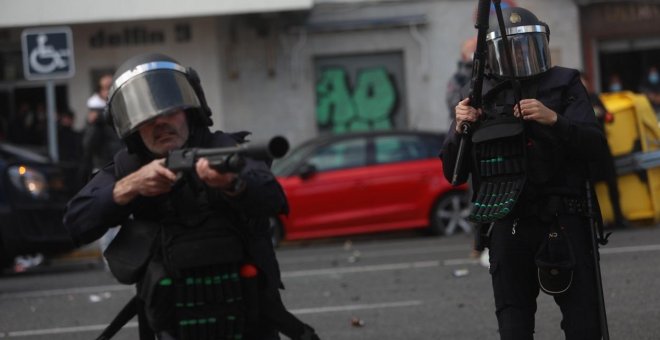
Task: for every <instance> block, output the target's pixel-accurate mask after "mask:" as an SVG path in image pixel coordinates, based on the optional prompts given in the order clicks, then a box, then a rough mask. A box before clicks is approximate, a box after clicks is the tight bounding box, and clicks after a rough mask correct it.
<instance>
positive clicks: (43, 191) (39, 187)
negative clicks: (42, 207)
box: [8, 165, 48, 198]
mask: <svg viewBox="0 0 660 340" xmlns="http://www.w3.org/2000/svg"><path fill="white" fill-rule="evenodd" d="M8 173H9V179H10V180H11V183H12V184H13V185H14V186H15V187H16V188H17V189H18V190H19V191H22V192H26V193H29V194H30V195H32V197H36V198H45V197H47V196H48V183H47V182H46V177H45V176H44V175H43V174H42V173H41V172H39V171H38V170H36V169H32V168H29V167H27V166H25V165H15V166H11V167H9V170H8Z"/></svg>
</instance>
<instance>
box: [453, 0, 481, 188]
mask: <svg viewBox="0 0 660 340" xmlns="http://www.w3.org/2000/svg"><path fill="white" fill-rule="evenodd" d="M477 6H478V7H477V22H476V24H475V25H474V27H476V28H477V47H476V49H475V50H474V57H473V64H472V79H471V80H470V95H469V97H470V105H471V106H472V107H474V108H475V109H480V108H481V92H482V87H483V79H484V68H485V66H486V34H487V33H488V16H489V13H490V0H479V4H478V5H477ZM471 132H472V131H471V129H470V124H468V123H463V124H462V125H461V142H460V144H459V145H458V155H457V156H456V164H455V166H454V174H453V176H452V178H451V184H452V185H458V184H459V183H458V174H459V173H460V171H461V168H462V167H463V157H464V156H465V152H466V143H467V139H468V138H469V136H470V134H471Z"/></svg>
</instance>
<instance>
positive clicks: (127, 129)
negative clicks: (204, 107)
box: [109, 69, 200, 138]
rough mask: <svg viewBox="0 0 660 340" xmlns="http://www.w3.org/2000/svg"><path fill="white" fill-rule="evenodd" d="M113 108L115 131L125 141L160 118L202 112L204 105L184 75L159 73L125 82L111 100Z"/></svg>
mask: <svg viewBox="0 0 660 340" xmlns="http://www.w3.org/2000/svg"><path fill="white" fill-rule="evenodd" d="M109 107H110V112H111V113H112V119H113V122H114V126H115V131H116V132H117V135H119V137H120V138H124V137H126V136H128V135H130V134H131V133H133V132H135V131H136V130H137V128H138V127H139V126H140V125H141V124H143V123H144V122H146V121H148V120H150V119H152V118H154V117H156V116H159V115H165V114H169V113H172V112H174V111H175V110H186V109H190V108H200V103H199V99H198V98H197V94H196V93H195V90H194V89H193V88H192V86H191V85H190V82H189V81H188V79H187V78H186V76H185V75H184V74H183V73H181V72H178V71H173V70H167V69H157V70H153V71H149V72H144V73H140V74H137V75H135V76H134V77H132V78H130V79H128V80H127V81H126V82H124V83H123V84H122V85H121V87H119V88H118V89H117V90H116V91H115V93H114V94H113V95H112V98H110V102H109Z"/></svg>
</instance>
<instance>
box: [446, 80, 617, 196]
mask: <svg viewBox="0 0 660 340" xmlns="http://www.w3.org/2000/svg"><path fill="white" fill-rule="evenodd" d="M497 83H498V82H497V81H496V80H495V79H487V80H485V81H484V93H485V94H484V108H487V107H488V106H489V102H488V99H487V98H494V97H497V95H494V94H493V93H491V92H489V91H496V89H495V86H496V84H497ZM521 88H522V89H523V90H528V89H530V88H534V89H535V91H533V92H535V93H534V94H533V95H531V96H529V97H533V98H536V99H538V100H539V101H540V102H542V103H543V104H544V105H545V106H547V107H548V108H550V109H551V110H553V111H555V112H556V113H557V114H558V117H557V122H556V123H555V124H554V125H553V126H545V125H542V124H540V123H537V122H526V123H525V133H526V135H527V137H528V138H529V142H528V146H527V147H528V152H529V154H534V153H535V154H536V155H539V156H540V157H539V158H537V159H535V160H534V164H533V165H532V167H534V168H537V169H541V170H544V171H547V172H548V173H550V179H549V180H547V181H545V182H544V183H539V184H542V185H543V186H544V187H545V188H548V187H558V188H565V189H572V190H574V191H577V192H582V190H583V187H584V180H585V179H586V178H587V177H588V173H587V170H586V161H589V160H600V159H602V158H603V157H605V156H604V155H606V154H607V147H608V146H607V141H606V140H605V136H604V135H603V133H602V130H601V129H599V127H598V123H597V121H596V118H595V117H594V111H593V107H592V106H591V103H590V101H589V97H588V94H587V91H586V89H585V88H584V86H583V85H582V83H581V81H580V77H579V73H578V72H577V71H576V70H573V69H567V68H563V67H553V68H551V69H550V70H548V71H547V72H545V73H543V74H542V75H540V76H539V77H536V78H533V79H528V80H523V81H522V83H521ZM497 91H499V90H497ZM509 91H510V90H509ZM508 104H511V105H513V101H511V103H508ZM486 114H487V113H486ZM455 124H456V122H455V121H454V122H452V124H451V127H450V129H449V133H448V136H447V138H446V139H445V142H444V145H443V148H442V153H441V157H442V161H443V170H444V175H445V177H446V178H447V179H448V180H451V177H452V175H453V171H454V166H455V163H456V156H457V152H458V145H459V142H460V136H459V134H458V133H456V130H455ZM476 129H478V127H476ZM467 145H468V150H467V153H466V155H465V156H464V162H463V167H462V169H461V170H460V172H459V182H460V183H463V182H465V181H466V180H467V179H468V176H469V175H470V173H471V172H472V168H473V167H472V164H471V163H472V162H471V156H470V155H471V150H470V143H468V144H467ZM533 175H534V174H529V176H530V177H533ZM477 177H478V176H477ZM474 180H475V179H474V178H473V182H474ZM477 180H478V179H477ZM529 182H532V183H534V178H530V180H529V181H528V183H529ZM477 184H478V183H477ZM528 186H529V185H528ZM521 200H522V199H521Z"/></svg>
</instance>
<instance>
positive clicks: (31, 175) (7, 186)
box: [0, 142, 76, 269]
mask: <svg viewBox="0 0 660 340" xmlns="http://www.w3.org/2000/svg"><path fill="white" fill-rule="evenodd" d="M68 170H69V171H67V169H64V168H63V167H62V166H61V165H58V164H54V163H52V162H51V161H50V159H49V158H48V157H46V156H45V155H43V154H41V153H39V152H35V151H33V150H30V149H27V148H24V147H19V146H15V145H11V144H6V143H3V142H0V269H2V268H6V267H7V266H8V265H10V264H11V262H12V260H13V258H14V257H15V256H18V255H29V254H34V253H42V254H44V255H50V254H56V253H60V252H65V251H69V250H72V249H73V248H74V247H73V243H72V241H71V239H70V238H69V235H68V233H67V232H66V230H65V229H64V226H63V225H62V216H63V212H64V208H65V205H66V202H67V200H68V199H69V198H70V197H71V196H72V194H73V190H75V189H76V188H75V187H74V185H73V184H72V182H71V180H72V179H73V177H72V174H75V171H71V169H68Z"/></svg>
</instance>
